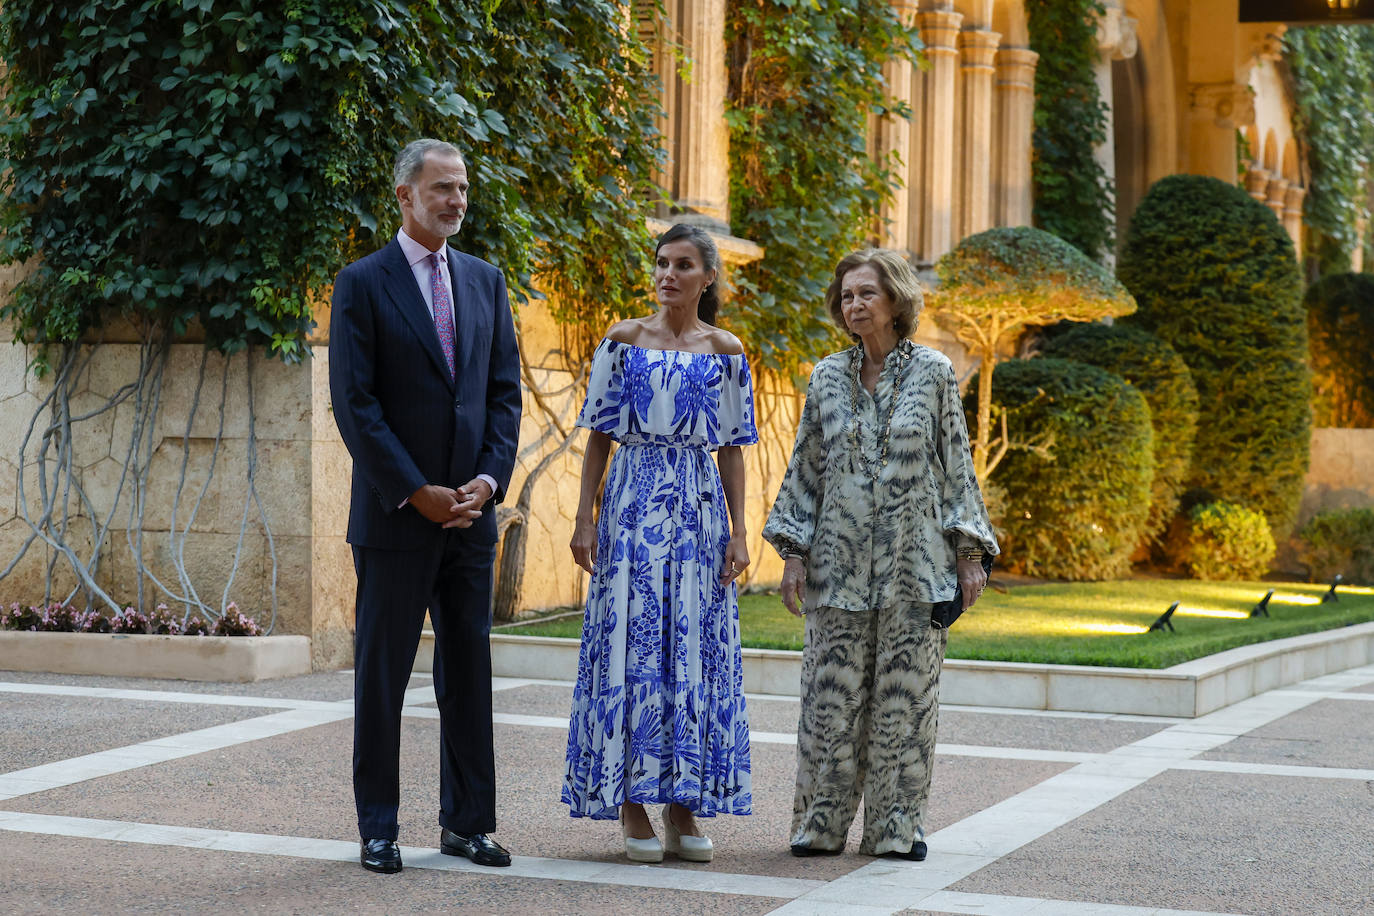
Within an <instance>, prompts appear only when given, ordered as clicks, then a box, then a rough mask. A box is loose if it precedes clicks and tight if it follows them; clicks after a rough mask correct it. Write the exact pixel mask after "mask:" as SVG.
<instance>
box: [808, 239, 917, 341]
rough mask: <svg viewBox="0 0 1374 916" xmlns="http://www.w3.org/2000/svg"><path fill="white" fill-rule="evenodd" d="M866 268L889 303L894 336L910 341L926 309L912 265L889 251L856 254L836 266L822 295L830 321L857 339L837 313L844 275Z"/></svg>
mask: <svg viewBox="0 0 1374 916" xmlns="http://www.w3.org/2000/svg"><path fill="white" fill-rule="evenodd" d="M865 265H867V266H869V267H872V268H873V269H874V270H875V271H876V272H877V274H878V282H879V283H880V284H881V285H882V287H883V292H885V293H887V297H888V298H889V299H891V300H892V325H893V328H894V329H895V330H896V331H897V336H898V337H899V338H901V337H910V336H911V335H912V334H913V333H915V331H916V323H917V321H918V320H919V318H920V317H921V309H923V308H925V294H924V293H923V292H922V290H921V281H920V279H918V278H917V276H916V271H914V270H912V269H911V264H909V263H908V262H907V259H906V258H904V257H902V256H901V255H900V254H898V253H897V252H895V251H893V250H892V249H890V248H866V249H864V250H863V251H856V252H854V253H853V254H847V255H845V256H844V258H843V259H841V261H840V263H839V264H837V265H836V266H835V279H833V280H831V281H830V289H828V290H826V293H825V304H826V306H827V307H828V308H829V309H830V317H831V319H833V320H834V322H835V323H836V324H837V325H839V326H840V329H841V330H843V331H844V332H845V333H847V334H848V335H849V336H850V337H852V338H853V339H854V340H858V339H859V336H858V335H857V334H855V333H854V332H852V331H850V330H849V326H848V325H846V324H845V321H844V312H843V311H842V310H841V309H840V288H841V287H842V286H843V285H844V277H845V274H847V273H849V272H850V271H851V270H853V269H854V268H856V267H863V266H865Z"/></svg>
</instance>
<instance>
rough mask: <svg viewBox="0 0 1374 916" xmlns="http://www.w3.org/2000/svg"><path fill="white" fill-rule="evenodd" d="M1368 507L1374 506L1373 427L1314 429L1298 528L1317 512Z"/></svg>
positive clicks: (1299, 511) (1299, 509)
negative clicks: (1310, 459)
mask: <svg viewBox="0 0 1374 916" xmlns="http://www.w3.org/2000/svg"><path fill="white" fill-rule="evenodd" d="M1365 506H1374V429H1331V428H1325V429H1314V430H1312V463H1311V465H1310V467H1309V468H1308V471H1307V482H1306V484H1305V485H1304V486H1303V491H1302V503H1301V504H1300V505H1299V508H1298V525H1299V527H1301V526H1302V525H1303V524H1305V523H1306V522H1307V521H1308V520H1309V519H1310V518H1312V516H1314V515H1316V514H1317V513H1318V512H1323V511H1325V510H1328V509H1353V508H1359V507H1365Z"/></svg>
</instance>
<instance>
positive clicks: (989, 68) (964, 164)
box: [954, 29, 1001, 242]
mask: <svg viewBox="0 0 1374 916" xmlns="http://www.w3.org/2000/svg"><path fill="white" fill-rule="evenodd" d="M1000 38H1001V36H1000V35H998V34H997V33H996V32H989V31H987V30H986V29H965V30H964V31H962V32H960V33H959V54H960V58H961V72H960V83H961V86H960V94H961V95H962V96H963V98H962V107H963V112H962V114H963V119H962V122H961V125H960V126H961V134H962V136H961V138H960V139H961V141H962V142H961V144H960V145H961V146H962V147H963V150H962V152H963V155H962V156H960V157H959V162H960V164H959V205H958V210H957V211H956V212H957V219H956V221H955V222H956V226H955V234H954V241H955V242H957V241H958V240H959V239H962V238H964V237H965V236H967V235H972V234H973V233H975V232H982V231H983V230H984V229H987V228H988V227H989V226H991V225H992V205H991V194H990V192H991V188H992V143H993V129H992V127H993V114H992V83H993V76H994V74H995V73H996V69H995V68H994V67H993V59H994V57H995V55H996V54H997V43H998V41H999V39H1000Z"/></svg>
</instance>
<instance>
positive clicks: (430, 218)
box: [415, 203, 466, 239]
mask: <svg viewBox="0 0 1374 916" xmlns="http://www.w3.org/2000/svg"><path fill="white" fill-rule="evenodd" d="M464 215H466V214H464ZM415 221H416V222H417V223H419V224H420V225H421V226H424V227H425V229H427V230H428V231H430V232H433V233H434V234H435V235H437V236H439V237H440V238H445V239H446V238H448V237H449V236H452V235H457V234H458V230H459V229H462V228H463V217H462V216H460V217H458V218H457V219H456V220H445V219H441V218H440V217H439V215H438V214H437V213H434V212H432V211H430V210H428V209H426V208H425V207H424V206H423V205H422V204H420V203H416V204H415Z"/></svg>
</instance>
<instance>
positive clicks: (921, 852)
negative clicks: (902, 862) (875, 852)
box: [884, 840, 926, 862]
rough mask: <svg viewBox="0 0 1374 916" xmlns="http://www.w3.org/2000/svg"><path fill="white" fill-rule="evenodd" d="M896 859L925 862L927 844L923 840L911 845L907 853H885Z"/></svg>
mask: <svg viewBox="0 0 1374 916" xmlns="http://www.w3.org/2000/svg"><path fill="white" fill-rule="evenodd" d="M884 855H889V856H891V857H892V858H894V859H906V860H907V861H908V862H924V861H925V860H926V844H925V841H923V840H917V841H916V842H914V843H912V844H911V848H910V849H909V850H907V851H906V852H889V853H884Z"/></svg>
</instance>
